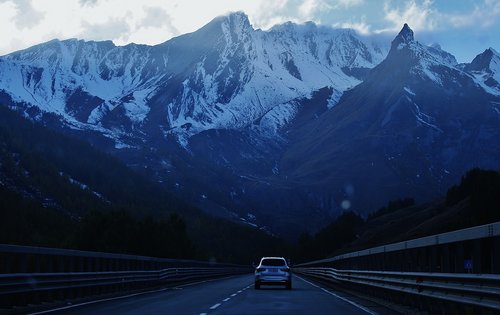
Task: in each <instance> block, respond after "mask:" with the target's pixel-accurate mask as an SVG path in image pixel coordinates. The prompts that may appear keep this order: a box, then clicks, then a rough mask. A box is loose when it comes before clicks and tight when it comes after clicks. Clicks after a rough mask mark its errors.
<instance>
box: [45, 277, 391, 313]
mask: <svg viewBox="0 0 500 315" xmlns="http://www.w3.org/2000/svg"><path fill="white" fill-rule="evenodd" d="M40 314H41V313H40ZM50 314H179V315H182V314H189V315H201V314H202V315H216V314H219V315H221V314H231V315H233V314H252V315H256V314H269V315H270V314H273V315H277V314H287V315H290V314H301V315H303V314H311V315H312V314H315V315H317V314H346V315H349V314H353V315H354V314H356V315H357V314H359V315H367V314H388V313H387V312H384V311H381V309H380V307H378V306H376V305H375V304H373V303H371V305H370V302H368V303H367V302H362V301H361V302H360V301H359V299H356V298H352V297H347V298H346V297H345V296H343V294H341V293H336V292H332V291H330V290H327V289H324V288H322V287H320V286H318V285H316V284H314V283H311V282H309V281H307V280H305V279H303V278H300V277H298V276H294V277H293V288H292V290H286V289H284V287H280V286H263V287H262V289H260V290H255V289H254V288H253V275H244V276H237V277H230V278H225V279H219V280H211V281H205V282H200V283H196V284H190V285H184V286H178V287H170V288H165V289H162V290H158V291H154V292H148V293H141V294H136V295H131V296H128V297H121V298H114V299H110V300H102V301H97V302H96V301H94V302H90V303H86V304H83V305H72V306H68V307H65V308H60V309H58V310H55V311H51V312H50Z"/></svg>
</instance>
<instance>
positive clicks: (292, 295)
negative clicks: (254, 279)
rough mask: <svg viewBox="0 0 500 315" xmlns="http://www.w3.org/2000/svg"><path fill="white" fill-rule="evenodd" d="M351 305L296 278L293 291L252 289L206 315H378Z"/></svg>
mask: <svg viewBox="0 0 500 315" xmlns="http://www.w3.org/2000/svg"><path fill="white" fill-rule="evenodd" d="M349 302H350V301H348V300H346V299H343V298H339V297H338V296H335V295H332V294H330V293H329V292H328V290H323V289H322V288H320V287H318V286H316V285H314V284H312V283H310V282H306V281H304V280H303V279H302V278H299V277H297V276H294V278H293V288H292V290H286V289H285V288H284V287H283V286H262V288H261V289H260V290H254V289H253V287H252V288H251V289H249V290H245V291H244V292H243V294H241V295H238V296H236V297H234V298H231V299H230V300H229V301H227V302H225V303H222V304H221V305H220V306H219V307H218V308H217V309H216V310H215V311H208V312H207V314H209V315H234V314H239V315H246V314H248V315H250V314H263V315H271V314H273V315H280V314H283V315H284V314H287V315H294V314H297V315H299V314H315V315H316V314H318V315H321V314H347V315H350V314H352V315H368V314H375V313H374V312H370V310H363V309H362V308H363V306H356V305H354V304H355V303H353V302H350V303H349ZM367 311H368V312H367Z"/></svg>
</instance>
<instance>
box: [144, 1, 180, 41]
mask: <svg viewBox="0 0 500 315" xmlns="http://www.w3.org/2000/svg"><path fill="white" fill-rule="evenodd" d="M144 11H145V13H146V16H145V17H144V18H143V19H142V20H141V22H140V23H139V25H138V27H153V28H161V27H163V26H165V27H166V29H167V31H168V32H169V33H171V34H174V35H178V34H180V32H179V30H178V29H177V28H176V27H175V25H174V24H173V23H172V17H171V16H170V15H169V14H168V13H167V11H165V10H163V9H162V8H160V7H145V8H144Z"/></svg>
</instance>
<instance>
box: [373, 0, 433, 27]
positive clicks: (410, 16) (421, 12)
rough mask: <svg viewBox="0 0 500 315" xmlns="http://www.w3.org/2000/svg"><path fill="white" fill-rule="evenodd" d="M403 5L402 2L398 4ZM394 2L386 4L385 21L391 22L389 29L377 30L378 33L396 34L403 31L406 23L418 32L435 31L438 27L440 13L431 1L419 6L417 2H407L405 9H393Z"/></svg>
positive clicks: (426, 0) (412, 0)
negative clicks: (395, 32) (388, 32)
mask: <svg viewBox="0 0 500 315" xmlns="http://www.w3.org/2000/svg"><path fill="white" fill-rule="evenodd" d="M397 3H398V4H401V2H399V1H398V2H397ZM393 4H394V2H392V1H391V2H389V1H386V2H385V3H384V12H385V16H384V19H385V20H386V21H387V22H389V24H390V25H389V26H388V27H387V28H382V29H380V30H377V32H386V31H390V32H394V31H398V30H400V29H401V27H402V26H403V25H404V23H408V25H410V27H411V28H412V29H414V30H417V31H422V30H434V29H436V28H437V26H438V21H439V16H440V13H439V11H437V10H435V9H434V7H433V2H432V1H431V0H424V1H423V2H421V4H419V3H418V2H417V1H415V0H410V1H407V2H406V3H405V5H404V7H402V8H401V7H393V6H392V5H393Z"/></svg>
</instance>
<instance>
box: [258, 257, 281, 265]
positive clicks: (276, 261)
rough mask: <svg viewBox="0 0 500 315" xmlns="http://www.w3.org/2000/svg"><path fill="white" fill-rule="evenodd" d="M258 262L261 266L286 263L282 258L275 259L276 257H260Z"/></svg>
mask: <svg viewBox="0 0 500 315" xmlns="http://www.w3.org/2000/svg"><path fill="white" fill-rule="evenodd" d="M260 264H261V265H263V266H285V265H286V263H285V261H284V260H283V259H276V258H266V259H262V262H261V263H260Z"/></svg>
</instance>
